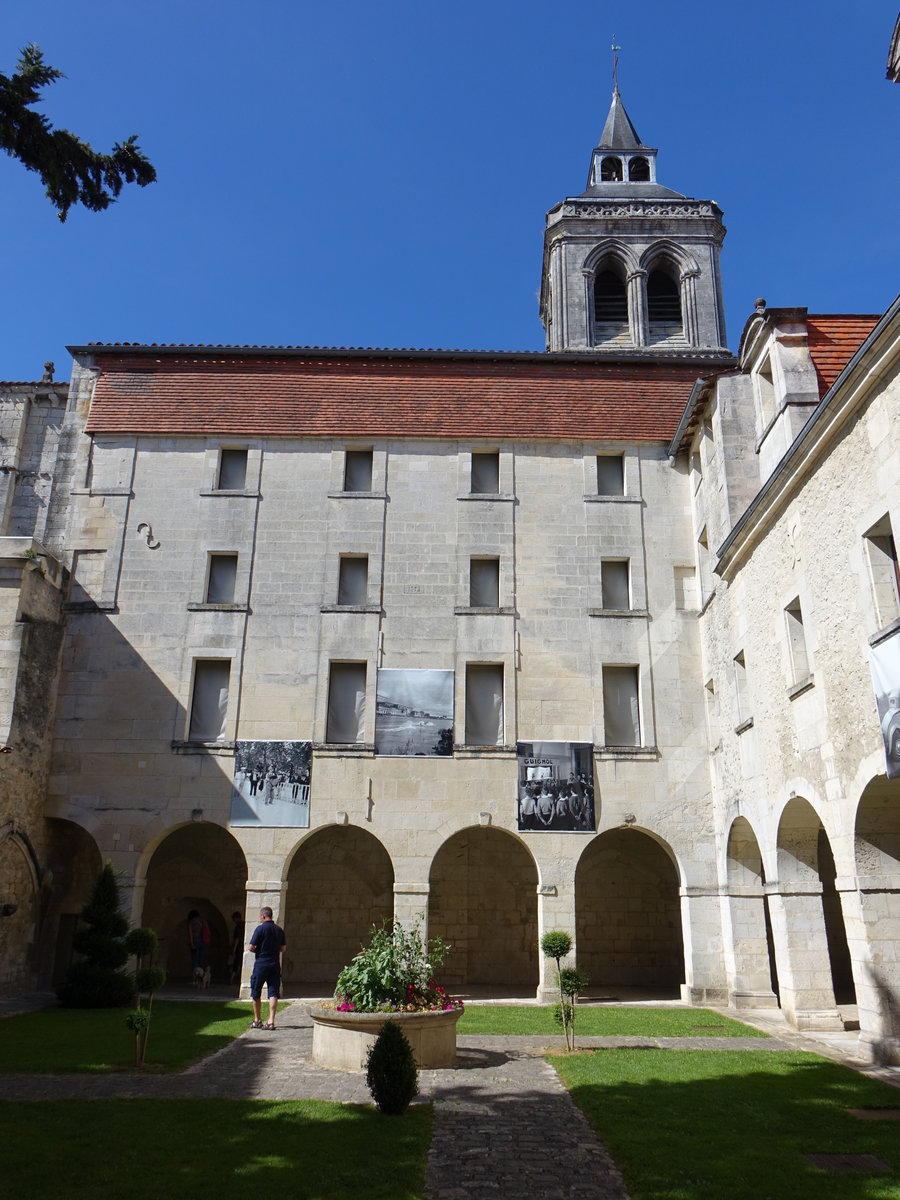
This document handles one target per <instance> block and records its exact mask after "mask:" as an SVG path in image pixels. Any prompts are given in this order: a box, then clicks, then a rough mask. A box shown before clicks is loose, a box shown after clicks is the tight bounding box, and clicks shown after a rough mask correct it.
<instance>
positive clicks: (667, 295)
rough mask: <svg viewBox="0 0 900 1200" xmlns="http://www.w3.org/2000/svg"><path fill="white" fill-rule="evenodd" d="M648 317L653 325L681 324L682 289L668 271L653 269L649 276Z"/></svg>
mask: <svg viewBox="0 0 900 1200" xmlns="http://www.w3.org/2000/svg"><path fill="white" fill-rule="evenodd" d="M647 317H648V319H649V321H650V325H651V327H652V326H672V325H678V326H680V325H681V291H680V288H679V286H678V284H677V283H676V282H675V280H674V279H673V278H672V276H671V275H669V274H668V272H667V271H663V270H659V269H657V270H655V271H651V272H650V275H649V276H648V278H647Z"/></svg>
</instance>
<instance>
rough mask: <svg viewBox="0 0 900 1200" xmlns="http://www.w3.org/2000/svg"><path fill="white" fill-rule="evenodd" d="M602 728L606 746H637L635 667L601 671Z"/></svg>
mask: <svg viewBox="0 0 900 1200" xmlns="http://www.w3.org/2000/svg"><path fill="white" fill-rule="evenodd" d="M603 727H604V734H603V736H604V740H605V742H606V745H607V746H640V744H641V716H640V705H639V700H638V669H637V667H604V668H603Z"/></svg>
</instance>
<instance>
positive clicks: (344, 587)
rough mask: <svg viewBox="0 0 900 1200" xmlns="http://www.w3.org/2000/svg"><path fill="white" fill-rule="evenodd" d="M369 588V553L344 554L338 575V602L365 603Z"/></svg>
mask: <svg viewBox="0 0 900 1200" xmlns="http://www.w3.org/2000/svg"><path fill="white" fill-rule="evenodd" d="M368 590H369V558H368V555H359V556H351V555H349V554H348V555H343V556H342V557H341V565H340V573H339V575H338V598H337V602H338V604H365V603H366V600H367V597H368Z"/></svg>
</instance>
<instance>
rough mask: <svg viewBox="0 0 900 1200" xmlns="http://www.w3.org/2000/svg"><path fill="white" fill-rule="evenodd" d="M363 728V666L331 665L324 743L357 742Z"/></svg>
mask: <svg viewBox="0 0 900 1200" xmlns="http://www.w3.org/2000/svg"><path fill="white" fill-rule="evenodd" d="M365 729H366V664H365V663H332V664H331V670H330V673H329V676H328V721H327V725H326V728H325V741H326V742H339V743H343V744H346V743H349V742H361V741H363V739H364V737H365Z"/></svg>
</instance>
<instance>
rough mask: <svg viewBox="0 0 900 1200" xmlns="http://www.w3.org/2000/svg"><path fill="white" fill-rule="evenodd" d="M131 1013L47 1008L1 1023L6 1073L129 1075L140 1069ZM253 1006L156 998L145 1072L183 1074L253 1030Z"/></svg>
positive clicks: (0, 1061)
mask: <svg viewBox="0 0 900 1200" xmlns="http://www.w3.org/2000/svg"><path fill="white" fill-rule="evenodd" d="M128 1011H129V1010H128V1009H123V1008H92V1009H80V1008H44V1009H41V1010H40V1012H33V1013H23V1014H22V1015H21V1016H18V1017H7V1018H6V1019H5V1020H3V1021H0V1071H61V1072H66V1071H125V1070H129V1069H133V1068H134V1034H133V1033H131V1032H130V1031H129V1030H128V1029H127V1028H126V1026H125V1017H126V1014H127V1013H128ZM251 1017H252V1010H251V1008H250V1005H249V1004H240V1003H238V1002H236V1001H235V1002H229V1003H221V1004H217V1003H215V1002H206V1001H204V1002H203V1003H200V1002H199V1001H190V1000H182V1001H178V1000H156V1001H154V1003H153V1016H152V1020H151V1025H150V1040H149V1042H148V1044H147V1062H146V1066H145V1067H144V1068H143V1069H144V1070H148V1069H150V1070H164V1071H178V1070H181V1069H182V1068H183V1067H186V1066H188V1065H189V1064H190V1063H192V1062H196V1061H197V1059H200V1058H205V1057H206V1055H207V1054H212V1052H213V1051H214V1050H219V1049H220V1048H221V1047H222V1046H226V1045H227V1044H228V1043H229V1042H230V1041H231V1040H232V1039H233V1038H236V1037H237V1036H238V1035H239V1034H240V1033H243V1031H244V1030H245V1029H246V1028H247V1025H248V1023H249V1021H250V1018H251Z"/></svg>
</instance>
